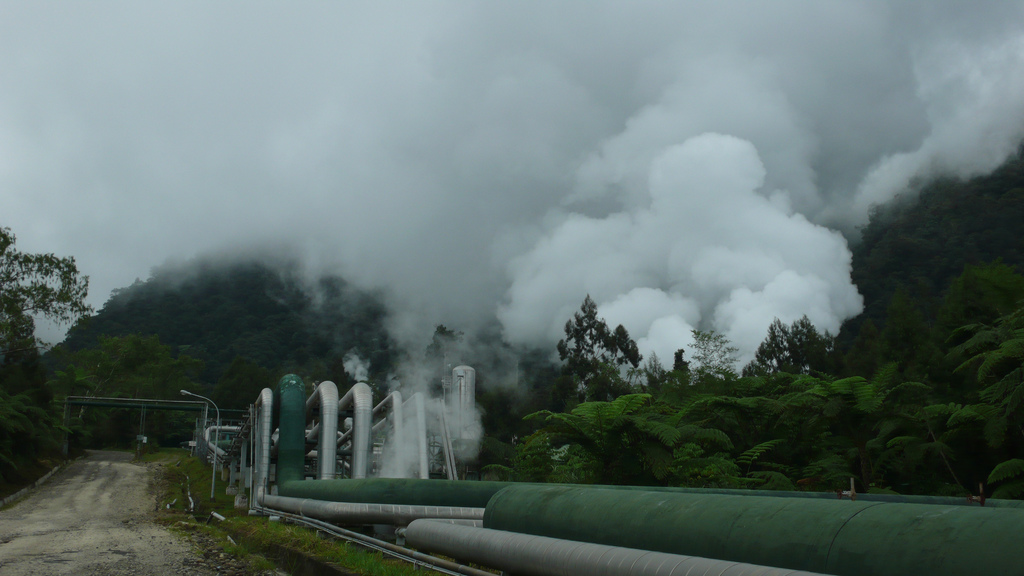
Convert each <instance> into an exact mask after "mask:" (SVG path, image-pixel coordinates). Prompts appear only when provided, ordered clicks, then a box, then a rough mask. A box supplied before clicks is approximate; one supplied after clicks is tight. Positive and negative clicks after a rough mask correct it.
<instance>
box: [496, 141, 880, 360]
mask: <svg viewBox="0 0 1024 576" xmlns="http://www.w3.org/2000/svg"><path fill="white" fill-rule="evenodd" d="M629 176H632V177H635V178H634V179H635V181H637V182H642V183H643V184H642V185H643V186H645V188H644V189H643V190H630V193H631V194H632V195H634V196H638V195H640V194H641V192H643V193H644V194H645V195H646V197H640V198H639V200H638V201H635V202H631V205H632V206H635V207H633V208H630V209H625V210H622V211H619V212H615V213H613V214H610V215H608V216H606V217H601V218H594V217H587V216H583V215H581V214H569V215H567V216H565V217H564V218H563V220H562V221H561V222H560V223H559V224H558V225H556V226H554V227H553V228H552V229H551V230H550V231H549V232H548V233H547V234H545V235H544V237H543V238H542V239H541V240H540V241H539V242H538V243H537V245H536V246H535V247H534V249H533V250H531V251H530V252H528V253H527V254H525V255H524V256H522V257H521V258H519V259H517V260H515V261H514V262H513V263H512V265H511V267H510V270H511V275H512V285H511V288H510V289H509V292H508V304H507V305H506V306H505V307H503V308H502V309H501V311H500V313H499V316H500V318H501V320H502V322H503V323H504V325H505V328H506V335H507V337H508V338H509V339H510V340H513V341H534V340H537V339H549V340H550V339H557V338H559V337H560V336H561V335H562V334H561V329H562V325H563V323H564V322H565V319H566V318H568V317H569V316H570V315H571V313H572V311H573V308H574V307H578V306H579V302H580V301H581V300H582V296H581V295H583V294H588V293H589V294H590V295H591V297H593V298H594V300H595V302H597V303H598V308H599V311H600V313H601V315H602V316H604V317H605V319H606V320H607V321H608V322H609V323H610V324H611V325H613V326H614V325H616V324H620V323H621V324H623V325H624V326H625V327H626V329H627V330H629V331H630V334H631V335H632V336H633V337H634V338H635V339H636V340H637V343H638V345H639V346H640V349H641V352H642V353H644V354H645V355H649V354H650V353H652V352H654V353H657V355H658V356H659V357H660V358H671V357H672V354H673V352H674V351H675V350H676V349H678V348H680V347H683V346H685V345H686V344H688V343H689V331H690V330H691V329H692V328H695V327H703V328H713V329H715V330H717V331H719V332H721V333H723V334H725V335H726V336H727V337H728V338H729V339H730V340H732V341H733V342H734V343H735V344H736V345H737V346H738V347H739V349H740V351H741V360H742V361H746V360H749V359H750V358H751V357H752V353H753V350H754V349H755V348H756V347H757V344H758V343H759V342H760V341H761V340H762V339H763V338H764V334H765V331H766V330H767V327H768V325H769V324H770V323H771V321H772V320H773V319H774V318H776V317H778V318H780V319H782V320H783V321H784V322H791V321H793V320H796V319H798V318H799V317H800V316H802V315H804V314H806V315H807V316H808V317H809V318H810V320H811V321H812V322H813V323H814V324H815V325H816V326H817V327H819V329H822V330H831V331H833V332H835V331H836V330H837V329H838V328H839V325H840V323H841V322H842V321H843V320H844V319H846V318H848V317H850V316H852V315H854V314H856V313H858V312H859V311H860V309H861V305H862V302H861V297H860V295H859V294H858V293H857V290H856V288H855V287H854V286H853V284H852V283H851V281H850V254H849V251H848V250H847V246H846V242H845V240H844V239H843V238H842V236H841V235H839V234H838V233H837V232H834V231H830V230H828V229H826V228H824V227H821V226H818V225H815V224H812V223H811V222H809V221H808V220H807V219H806V218H804V217H803V216H802V215H800V214H797V213H793V212H792V211H791V210H790V209H789V206H788V203H787V202H785V201H783V200H780V198H779V196H778V195H773V196H772V197H771V198H766V197H765V196H763V195H761V194H759V190H760V189H761V187H762V186H763V184H764V182H765V167H764V164H763V163H762V162H761V160H760V158H759V156H758V153H757V150H756V149H755V148H754V146H753V145H752V144H751V143H750V142H748V141H746V140H742V139H739V138H736V137H733V136H725V135H721V134H713V133H709V134H703V135H700V136H697V137H694V138H690V139H689V140H687V141H685V142H684V143H682V144H679V145H674V146H669V147H667V148H665V149H664V150H662V151H661V152H660V153H658V154H657V155H656V157H655V158H654V159H653V161H652V162H650V164H649V166H647V168H646V170H645V173H644V174H629Z"/></svg>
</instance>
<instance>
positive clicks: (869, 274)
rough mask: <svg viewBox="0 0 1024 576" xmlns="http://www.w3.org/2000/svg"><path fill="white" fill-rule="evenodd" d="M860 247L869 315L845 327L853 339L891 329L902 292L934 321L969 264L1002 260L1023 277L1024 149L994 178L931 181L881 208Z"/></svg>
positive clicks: (858, 278)
mask: <svg viewBox="0 0 1024 576" xmlns="http://www.w3.org/2000/svg"><path fill="white" fill-rule="evenodd" d="M861 232H862V234H861V238H860V240H859V241H858V242H855V243H854V245H853V247H852V249H853V272H852V277H853V281H854V283H856V284H857V288H858V290H860V293H861V294H862V295H863V296H864V313H863V314H861V315H860V316H858V317H857V318H855V319H853V320H852V321H851V322H849V323H848V325H847V326H844V332H845V336H847V338H845V339H846V340H847V341H849V339H851V338H852V336H853V335H854V334H856V333H857V332H858V331H859V330H860V326H861V325H862V323H863V322H864V321H866V320H869V319H870V320H871V321H872V322H873V323H875V324H876V325H879V326H880V325H882V324H884V320H885V317H886V313H887V312H886V311H887V308H888V306H889V304H890V302H891V300H892V297H893V295H894V294H895V293H896V292H897V290H898V289H901V288H902V290H903V291H905V292H906V293H907V295H908V296H909V297H910V299H912V300H914V301H915V303H916V304H917V307H918V309H919V311H920V312H921V314H923V315H924V317H925V318H926V319H928V320H934V319H936V317H937V313H938V312H937V306H938V303H939V301H940V299H941V297H943V296H944V295H945V293H946V292H947V290H948V289H949V287H950V286H951V285H952V284H953V280H954V279H955V278H957V277H958V276H960V274H961V273H962V272H963V271H964V267H965V266H967V265H978V264H983V263H991V262H994V261H996V260H1001V261H1002V262H1003V263H1004V264H1007V265H1009V266H1010V267H1012V268H1014V269H1015V270H1016V271H1018V272H1022V271H1024V234H1022V232H1024V147H1022V148H1021V149H1019V150H1018V153H1017V154H1016V155H1014V156H1013V157H1011V158H1010V159H1009V160H1007V161H1006V162H1005V163H1004V164H1003V165H1002V166H1000V167H999V168H998V169H996V170H995V171H993V172H992V173H991V174H987V175H984V176H978V177H975V178H971V179H969V180H966V181H963V180H958V179H954V178H939V179H936V180H932V181H930V182H928V183H927V184H925V185H923V186H922V187H921V188H920V191H919V192H916V193H910V192H907V193H906V194H905V195H904V196H902V197H900V198H897V199H896V200H894V201H893V202H891V203H889V204H886V205H884V206H881V207H878V208H877V209H876V210H875V211H874V212H873V213H872V215H871V219H870V222H869V224H868V225H867V226H866V227H864V229H863V230H862V231H861Z"/></svg>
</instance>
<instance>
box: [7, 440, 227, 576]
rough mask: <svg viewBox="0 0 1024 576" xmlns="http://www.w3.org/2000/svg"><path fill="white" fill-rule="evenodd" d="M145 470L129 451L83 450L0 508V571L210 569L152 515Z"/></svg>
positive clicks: (14, 575) (128, 573) (16, 575)
mask: <svg viewBox="0 0 1024 576" xmlns="http://www.w3.org/2000/svg"><path fill="white" fill-rule="evenodd" d="M152 482H153V477H152V473H151V471H150V470H149V469H147V468H146V467H144V466H142V465H138V464H132V463H131V454H128V453H123V452H100V451H96V452H90V454H89V456H88V457H86V458H83V459H81V460H77V461H75V462H74V463H72V464H71V465H70V466H69V467H68V468H67V469H66V470H62V471H60V472H58V473H57V474H55V475H54V476H53V478H51V479H50V481H49V482H48V483H46V484H45V485H44V486H42V487H41V488H39V489H38V490H36V491H35V492H34V493H32V494H31V495H30V496H28V497H27V498H25V499H24V500H22V501H20V502H18V503H17V504H14V505H13V506H12V507H11V508H8V509H7V510H3V511H0V574H3V575H4V576H20V575H33V576H37V575H41V574H98V575H115V574H116V575H123V576H134V575H140V576H141V575H149V574H153V575H158V576H162V575H171V574H173V575H177V574H190V575H192V574H194V575H200V576H206V575H213V574H214V572H212V571H210V570H209V569H207V568H205V567H203V566H202V565H201V563H200V561H199V559H198V557H197V556H196V554H194V553H193V552H192V551H191V550H190V546H189V545H188V544H187V543H186V542H185V541H183V540H182V539H181V538H179V537H177V536H176V535H174V534H171V533H170V532H168V531H167V530H166V529H164V528H163V527H161V526H158V525H156V524H154V523H153V522H152V521H151V516H152V514H153V510H154V506H155V500H154V497H153V496H152Z"/></svg>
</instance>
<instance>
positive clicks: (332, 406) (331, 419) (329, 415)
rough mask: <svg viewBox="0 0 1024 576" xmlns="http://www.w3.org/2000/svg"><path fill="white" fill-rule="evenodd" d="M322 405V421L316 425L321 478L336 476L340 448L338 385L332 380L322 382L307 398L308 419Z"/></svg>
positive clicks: (318, 467) (318, 463) (326, 478)
mask: <svg viewBox="0 0 1024 576" xmlns="http://www.w3.org/2000/svg"><path fill="white" fill-rule="evenodd" d="M317 406H319V407H320V422H319V424H317V426H314V430H316V429H319V432H320V434H319V440H318V441H317V445H316V452H317V477H318V478H320V479H321V480H328V479H332V478H334V471H335V460H336V456H335V453H336V451H337V449H338V443H337V441H336V438H337V437H338V387H337V386H335V385H334V382H331V381H330V380H327V381H324V382H321V383H320V385H319V386H317V387H316V390H313V393H312V394H310V395H309V399H307V400H306V420H307V421H308V420H309V418H310V416H311V415H312V413H313V409H315V408H316V407H317Z"/></svg>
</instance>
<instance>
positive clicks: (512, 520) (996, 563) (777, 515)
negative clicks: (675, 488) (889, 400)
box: [484, 485, 1024, 576]
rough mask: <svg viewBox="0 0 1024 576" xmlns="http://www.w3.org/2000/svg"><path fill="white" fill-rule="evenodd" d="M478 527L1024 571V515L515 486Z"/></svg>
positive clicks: (905, 568)
mask: <svg viewBox="0 0 1024 576" xmlns="http://www.w3.org/2000/svg"><path fill="white" fill-rule="evenodd" d="M484 526H485V527H486V528H491V529H495V530H505V531H510V532H519V533H523V534H533V535H537V536H547V537H551V538H564V539H568V540H577V541H581V542H593V543H597V544H607V545H610V546H621V547H626V548H642V549H645V550H653V551H658V552H666V553H669V554H682V555H692V556H702V557H706V558H720V559H728V560H732V561H735V562H747V563H750V564H760V565H765V566H779V567H784V568H790V569H793V570H807V571H810V572H822V573H827V574H842V575H843V576H906V575H907V574H927V575H929V576H959V575H962V574H1001V575H1011V574H1013V575H1016V576H1024V563H1022V562H1021V561H1020V555H1019V548H1020V534H1021V532H1024V511H1021V510H1017V509H1013V508H991V509H990V508H978V507H975V508H972V507H966V506H936V505H930V504H902V503H883V502H861V501H857V502H850V501H840V500H817V499H797V498H768V497H764V496H730V495H721V494H688V493H680V492H645V491H636V490H632V491H631V490H608V489H602V488H585V487H572V486H553V485H549V486H543V487H541V486H529V485H524V486H511V487H508V488H505V489H504V490H502V491H500V492H498V493H496V494H495V495H494V497H493V498H492V499H491V500H490V501H489V502H488V503H487V510H486V512H485V514H484Z"/></svg>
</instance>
